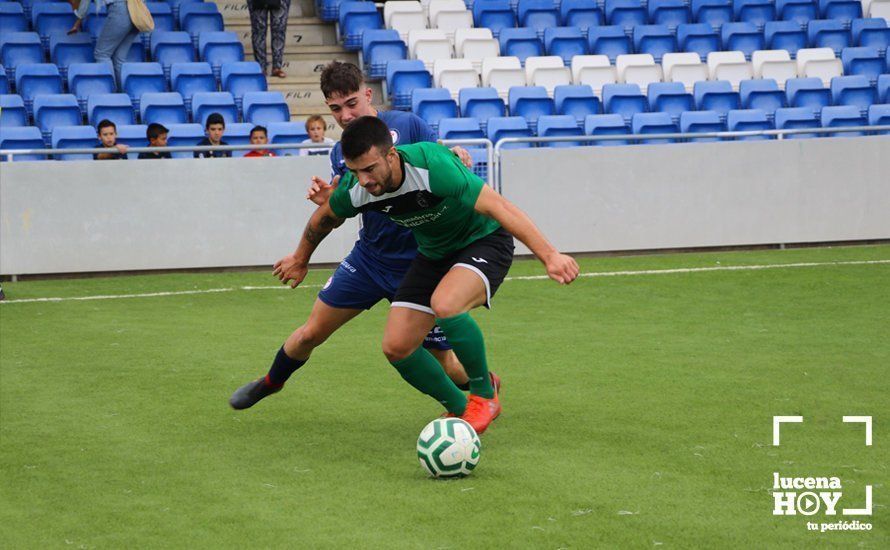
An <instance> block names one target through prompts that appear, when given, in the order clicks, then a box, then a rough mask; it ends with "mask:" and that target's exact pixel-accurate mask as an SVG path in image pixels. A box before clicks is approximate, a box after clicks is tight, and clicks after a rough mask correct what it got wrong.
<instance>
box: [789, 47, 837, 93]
mask: <svg viewBox="0 0 890 550" xmlns="http://www.w3.org/2000/svg"><path fill="white" fill-rule="evenodd" d="M797 74H798V75H799V76H801V77H805V78H819V79H822V82H823V83H824V84H825V85H826V86H828V85H830V84H831V79H832V78H834V77H836V76H842V75H843V74H844V64H843V63H842V62H841V60H840V59H837V58H836V57H834V50H832V49H831V48H805V49H802V50H798V51H797Z"/></svg>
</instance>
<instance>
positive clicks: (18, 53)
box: [0, 32, 44, 79]
mask: <svg viewBox="0 0 890 550" xmlns="http://www.w3.org/2000/svg"><path fill="white" fill-rule="evenodd" d="M43 59H44V58H43V46H42V45H41V43H40V36H38V35H37V33H36V32H8V33H0V63H2V64H3V66H4V67H6V76H7V77H8V78H9V79H12V78H14V77H15V68H16V67H17V66H18V65H25V64H33V63H43Z"/></svg>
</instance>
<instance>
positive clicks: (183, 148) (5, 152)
mask: <svg viewBox="0 0 890 550" xmlns="http://www.w3.org/2000/svg"><path fill="white" fill-rule="evenodd" d="M333 147H334V146H333V144H320V143H319V144H316V143H306V144H303V143H275V144H272V143H269V144H266V145H252V144H251V145H177V146H176V147H128V148H127V154H130V153H135V154H139V153H187V152H191V151H197V152H204V151H253V150H263V149H269V150H273V151H277V150H279V149H332V148H333ZM99 153H112V154H117V153H120V151H118V150H117V148H116V147H93V148H83V149H0V156H5V157H8V160H10V161H11V160H13V157H15V155H91V154H99Z"/></svg>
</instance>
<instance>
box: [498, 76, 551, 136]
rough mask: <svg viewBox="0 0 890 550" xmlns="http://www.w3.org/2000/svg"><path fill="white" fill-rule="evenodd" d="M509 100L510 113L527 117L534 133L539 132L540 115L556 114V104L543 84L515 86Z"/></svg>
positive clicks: (511, 89) (511, 90)
mask: <svg viewBox="0 0 890 550" xmlns="http://www.w3.org/2000/svg"><path fill="white" fill-rule="evenodd" d="M507 102H508V103H509V104H510V115H511V116H521V117H523V118H525V120H526V122H528V127H529V129H530V130H531V131H532V132H533V133H537V130H536V129H537V127H538V118H539V117H541V116H546V115H553V114H556V106H555V105H554V103H553V100H552V99H550V97H548V96H547V90H546V89H545V88H544V87H543V86H513V87H511V88H510V91H509V94H508V96H507Z"/></svg>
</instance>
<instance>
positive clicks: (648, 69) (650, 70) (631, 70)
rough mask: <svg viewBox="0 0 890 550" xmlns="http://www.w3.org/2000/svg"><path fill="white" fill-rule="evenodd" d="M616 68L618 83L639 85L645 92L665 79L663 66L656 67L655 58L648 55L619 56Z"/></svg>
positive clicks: (616, 60)
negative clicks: (651, 84) (655, 83)
mask: <svg viewBox="0 0 890 550" xmlns="http://www.w3.org/2000/svg"><path fill="white" fill-rule="evenodd" d="M615 68H616V69H617V71H618V82H626V83H627V84H637V85H638V86H639V87H640V88H641V89H643V90H645V89H646V88H647V87H648V86H649V84H650V83H652V82H661V81H662V79H663V78H664V75H663V72H662V70H661V65H656V64H655V58H654V57H652V54H648V53H639V54H625V55H619V56H618V57H617V58H616V59H615Z"/></svg>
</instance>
